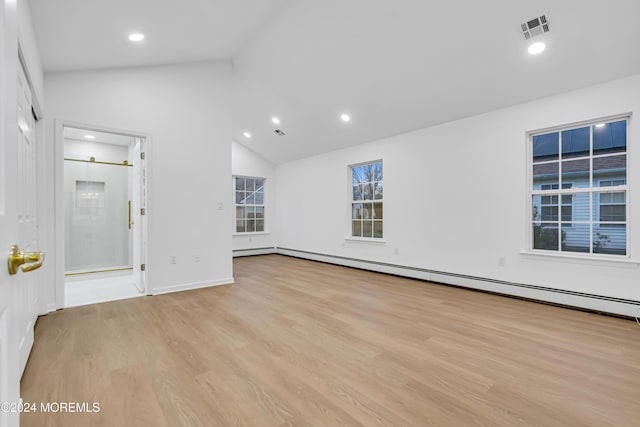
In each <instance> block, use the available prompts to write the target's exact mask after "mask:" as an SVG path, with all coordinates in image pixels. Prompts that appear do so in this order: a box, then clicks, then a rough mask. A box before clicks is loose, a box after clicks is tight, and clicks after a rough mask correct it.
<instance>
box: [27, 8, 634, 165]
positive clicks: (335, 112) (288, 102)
mask: <svg viewBox="0 0 640 427" xmlns="http://www.w3.org/2000/svg"><path fill="white" fill-rule="evenodd" d="M30 4H31V9H32V14H33V17H34V26H35V28H36V36H37V39H38V42H39V46H40V50H41V56H42V59H43V63H44V66H45V69H46V70H47V71H60V70H70V69H89V68H112V67H130V66H141V65H152V64H165V63H177V62H191V61H202V60H209V59H230V60H231V61H232V62H233V65H234V84H233V137H234V139H235V140H237V141H238V142H240V143H242V144H244V145H246V146H247V147H249V148H251V149H252V150H254V151H256V152H258V153H260V154H261V155H263V156H264V157H265V158H267V159H269V160H271V161H272V162H274V163H283V162H287V161H291V160H294V159H297V158H302V157H306V156H310V155H314V154H318V153H322V152H326V151H330V150H335V149H340V148H343V147H347V146H351V145H356V144H360V143H363V142H368V141H372V140H376V139H380V138H384V137H388V136H392V135H396V134H398V133H402V132H406V131H410V130H414V129H419V128H423V127H428V126H432V125H434V124H438V123H443V122H447V121H452V120H456V119H459V118H463V117H467V116H470V115H474V114H479V113H482V112H487V111H491V110H494V109H498V108H502V107H506V106H509V105H514V104H518V103H522V102H526V101H529V100H533V99H537V98H541V97H545V96H549V95H553V94H558V93H562V92H566V91H569V90H572V89H577V88H580V87H584V86H588V85H592V84H596V83H599V82H604V81H607V80H612V79H616V78H620V77H624V76H627V75H631V74H636V73H640V53H639V52H640V50H639V49H638V46H640V26H638V25H637V24H636V21H637V17H638V16H640V1H638V0H610V1H607V2H602V1H600V0H564V1H561V2H559V1H557V0H556V1H552V0H539V1H537V2H520V1H513V0H493V1H490V2H478V1H473V0H461V1H457V2H429V1H423V0H394V1H387V0H348V1H345V0H322V1H320V0H314V1H312V0H182V1H180V2H162V1H154V0H110V1H104V2H95V1H86V0H31V1H30ZM542 14H544V15H546V16H547V18H548V20H549V25H550V32H548V33H546V34H544V35H542V36H540V37H539V39H540V40H543V41H544V42H545V43H546V45H547V49H546V50H545V51H544V52H543V53H542V54H540V55H537V56H532V55H529V54H528V53H527V47H528V45H529V42H527V41H526V40H525V39H524V37H523V35H522V33H521V27H520V25H521V24H522V23H523V22H525V21H528V20H530V19H532V18H535V17H537V16H539V15H542ZM133 31H140V32H143V33H145V35H146V39H145V41H144V42H143V43H141V44H140V45H135V46H134V45H131V44H130V43H129V41H128V40H127V39H126V35H127V34H129V33H130V32H133ZM342 113H348V114H350V115H351V117H352V120H351V121H350V122H348V123H344V122H342V121H341V120H340V118H339V116H340V114H342ZM273 116H277V117H278V118H279V119H280V121H281V123H280V125H279V126H277V127H279V128H280V129H281V130H282V131H284V133H285V135H284V136H277V135H276V134H275V133H274V130H275V128H276V126H275V125H273V123H272V122H271V117H273ZM244 132H249V133H250V134H251V138H246V137H245V136H244V135H243V134H244ZM426 143H428V142H426Z"/></svg>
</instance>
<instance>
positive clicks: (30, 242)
mask: <svg viewBox="0 0 640 427" xmlns="http://www.w3.org/2000/svg"><path fill="white" fill-rule="evenodd" d="M9 74H10V75H11V76H16V77H17V79H16V82H15V83H13V84H14V86H13V87H15V92H13V91H12V90H11V89H13V88H10V87H6V90H7V92H6V93H7V95H10V96H7V97H6V98H5V100H11V99H15V100H16V102H17V106H14V107H13V108H16V107H17V115H16V114H13V113H12V112H8V114H5V115H4V117H5V118H6V121H5V122H3V124H4V126H3V135H2V136H3V138H2V139H0V145H1V146H0V150H1V151H2V152H4V156H3V158H2V160H1V161H0V167H2V174H3V179H2V180H1V181H0V256H1V257H2V259H0V426H17V425H18V422H19V417H18V415H19V414H17V413H16V412H15V411H12V409H15V406H12V405H15V404H16V403H17V402H18V401H19V397H20V377H21V376H22V372H23V370H24V367H25V365H26V362H27V359H28V357H29V353H30V351H31V347H32V345H33V327H34V324H35V320H36V318H37V314H38V312H37V310H38V294H39V292H38V288H37V286H38V280H37V279H38V276H39V271H37V270H35V269H34V268H35V267H36V266H37V264H38V259H39V258H40V255H39V254H37V253H36V252H35V251H36V250H37V248H38V238H37V218H36V182H37V180H36V164H35V162H36V130H35V119H34V117H33V114H32V106H31V89H30V87H29V84H28V82H27V79H26V76H25V72H24V70H23V69H22V66H20V65H19V69H18V70H17V73H7V75H8V76H9ZM9 78H11V77H9ZM9 82H10V81H9ZM9 82H8V83H9ZM9 91H11V92H13V93H10V92H9ZM14 93H15V98H14V97H13V94H14ZM10 107H11V106H10V105H7V104H5V105H4V108H5V109H8V108H10ZM14 244H15V245H17V246H18V247H19V249H20V251H23V252H24V253H22V252H20V253H16V255H19V256H17V258H21V259H22V260H25V261H26V262H25V263H23V264H22V265H17V266H16V267H17V271H16V274H10V272H9V268H8V264H9V263H8V262H7V260H8V258H9V257H10V256H11V251H10V247H11V246H12V245H14ZM30 252H33V253H31V254H30ZM25 267H26V268H25ZM23 268H24V270H27V272H24V271H22V269H23Z"/></svg>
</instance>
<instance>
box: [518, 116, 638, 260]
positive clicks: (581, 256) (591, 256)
mask: <svg viewBox="0 0 640 427" xmlns="http://www.w3.org/2000/svg"><path fill="white" fill-rule="evenodd" d="M631 118H632V113H631V112H628V113H624V114H617V115H612V116H606V117H601V118H598V119H592V120H584V121H581V122H575V123H572V124H566V125H561V126H553V127H547V128H542V129H538V130H534V131H529V132H526V134H525V140H526V144H527V149H526V150H525V151H526V156H527V157H526V162H527V163H526V164H527V180H526V192H525V194H526V195H527V201H526V214H525V218H526V219H527V220H526V224H525V226H526V234H525V235H526V242H527V245H526V247H527V248H528V249H526V250H522V251H520V254H521V255H533V256H541V257H547V258H557V259H559V260H561V259H564V260H597V261H605V262H615V263H631V264H640V261H636V260H633V259H632V258H631V236H632V233H631V224H630V223H629V218H630V215H629V206H630V201H629V198H630V192H629V188H628V182H629V157H630V149H629V148H630V147H629V134H630V124H631ZM621 120H626V122H627V127H626V129H627V149H626V152H625V154H626V165H625V167H626V173H627V178H626V179H625V185H619V186H615V187H604V188H607V191H624V192H625V201H626V218H627V221H625V222H624V224H625V225H626V231H627V239H626V245H627V247H626V255H609V254H599V253H588V254H585V253H579V252H562V251H560V250H559V249H560V248H558V250H557V251H549V250H544V249H533V227H532V224H533V218H532V217H531V215H532V212H533V202H532V199H533V197H532V196H535V195H548V194H549V193H550V192H555V193H556V194H558V196H559V197H561V196H562V195H564V194H580V193H588V194H593V193H598V192H602V190H600V187H589V188H578V187H573V188H569V189H559V190H533V189H532V187H533V186H532V183H533V167H532V166H533V137H534V136H537V135H544V134H546V133H552V132H563V131H568V130H573V129H579V128H582V127H586V126H594V125H595V124H597V123H609V122H615V121H621ZM560 138H562V136H561V135H560ZM559 143H560V144H562V139H560V142H559ZM589 144H590V154H589V156H580V157H572V158H571V160H580V159H590V164H591V166H590V168H589V182H590V183H593V181H594V179H593V165H592V159H593V158H594V157H593V155H592V151H593V150H592V148H593V133H592V132H590V141H589ZM561 151H562V150H560V152H559V153H558V160H557V162H558V163H559V164H561V163H562V152H561ZM616 155H621V153H609V154H601V155H597V156H596V158H603V157H609V156H616ZM554 162H556V160H550V161H544V162H538V163H537V164H545V163H554ZM558 174H559V176H561V174H562V171H561V170H559V171H558ZM609 189H610V190H609ZM560 209H561V208H560ZM558 217H559V218H560V217H561V212H558ZM572 217H573V211H572ZM593 218H594V215H593V203H592V200H591V197H589V222H588V224H589V247H590V250H593V249H592V248H593V224H594V223H596V222H597V223H601V222H600V221H595V220H594V219H593ZM572 223H574V224H576V222H573V221H572ZM585 224H586V222H585ZM616 224H620V223H619V222H618V223H616Z"/></svg>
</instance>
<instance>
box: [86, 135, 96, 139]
mask: <svg viewBox="0 0 640 427" xmlns="http://www.w3.org/2000/svg"><path fill="white" fill-rule="evenodd" d="M84 137H85V138H87V139H96V137H95V136H93V135H85V136H84Z"/></svg>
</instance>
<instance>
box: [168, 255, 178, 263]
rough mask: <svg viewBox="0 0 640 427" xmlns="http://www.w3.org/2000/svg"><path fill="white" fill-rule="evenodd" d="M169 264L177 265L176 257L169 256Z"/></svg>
mask: <svg viewBox="0 0 640 427" xmlns="http://www.w3.org/2000/svg"><path fill="white" fill-rule="evenodd" d="M169 263H170V264H177V263H178V259H177V257H176V256H175V255H171V256H170V257H169Z"/></svg>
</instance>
